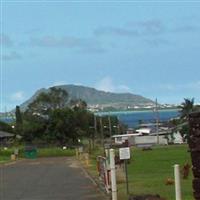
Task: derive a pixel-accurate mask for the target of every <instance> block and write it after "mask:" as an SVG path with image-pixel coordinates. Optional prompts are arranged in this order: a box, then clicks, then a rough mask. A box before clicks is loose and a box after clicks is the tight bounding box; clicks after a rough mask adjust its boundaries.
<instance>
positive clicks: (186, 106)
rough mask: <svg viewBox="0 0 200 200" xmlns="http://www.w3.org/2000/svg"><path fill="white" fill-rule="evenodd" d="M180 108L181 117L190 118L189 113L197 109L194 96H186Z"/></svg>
mask: <svg viewBox="0 0 200 200" xmlns="http://www.w3.org/2000/svg"><path fill="white" fill-rule="evenodd" d="M179 108H181V111H180V113H181V118H186V119H188V117H189V114H190V113H191V112H193V111H194V110H195V106H194V98H192V99H187V98H184V102H183V103H181V106H180V107H179Z"/></svg>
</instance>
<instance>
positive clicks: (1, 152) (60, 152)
mask: <svg viewBox="0 0 200 200" xmlns="http://www.w3.org/2000/svg"><path fill="white" fill-rule="evenodd" d="M15 148H16V147H12V148H7V149H3V148H0V163H5V162H8V161H10V158H11V154H13V152H14V149H15ZM17 148H18V149H19V158H24V157H25V152H24V147H23V146H20V147H17ZM60 156H67V157H69V156H75V150H74V149H62V148H59V147H51V148H38V149H37V157H60Z"/></svg>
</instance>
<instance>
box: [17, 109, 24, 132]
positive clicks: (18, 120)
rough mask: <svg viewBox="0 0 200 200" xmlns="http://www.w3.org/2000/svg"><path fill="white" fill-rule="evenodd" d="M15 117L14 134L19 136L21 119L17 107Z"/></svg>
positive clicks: (21, 130)
mask: <svg viewBox="0 0 200 200" xmlns="http://www.w3.org/2000/svg"><path fill="white" fill-rule="evenodd" d="M15 117H16V124H15V132H16V134H19V135H21V134H22V132H23V118H22V113H21V111H20V107H19V106H16V110H15Z"/></svg>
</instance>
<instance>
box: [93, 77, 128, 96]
mask: <svg viewBox="0 0 200 200" xmlns="http://www.w3.org/2000/svg"><path fill="white" fill-rule="evenodd" d="M95 88H96V89H98V90H102V91H105V92H118V93H119V92H131V89H130V88H129V87H128V86H126V85H122V84H120V85H117V84H115V83H114V82H113V80H112V78H111V77H109V76H106V77H104V78H103V79H101V80H100V81H98V82H97V83H96V84H95Z"/></svg>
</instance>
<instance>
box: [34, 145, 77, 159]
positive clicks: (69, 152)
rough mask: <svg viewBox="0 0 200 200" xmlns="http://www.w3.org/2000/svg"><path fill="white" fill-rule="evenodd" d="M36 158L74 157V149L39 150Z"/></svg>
mask: <svg viewBox="0 0 200 200" xmlns="http://www.w3.org/2000/svg"><path fill="white" fill-rule="evenodd" d="M37 152H38V153H37V154H38V157H59V156H67V157H69V156H75V150H74V149H62V148H58V147H54V148H41V149H38V151H37Z"/></svg>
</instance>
